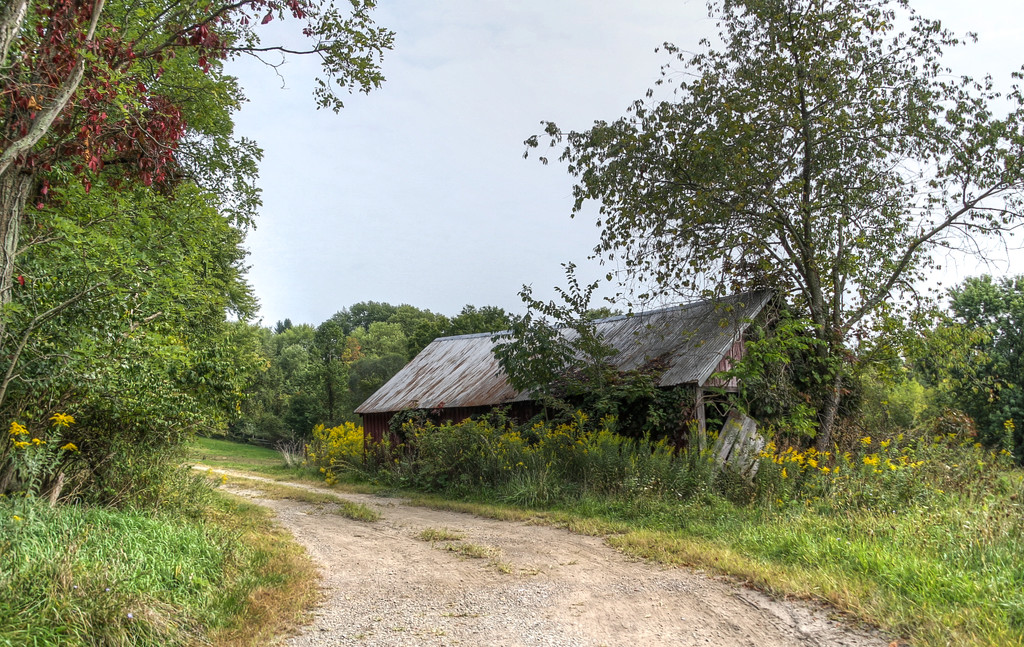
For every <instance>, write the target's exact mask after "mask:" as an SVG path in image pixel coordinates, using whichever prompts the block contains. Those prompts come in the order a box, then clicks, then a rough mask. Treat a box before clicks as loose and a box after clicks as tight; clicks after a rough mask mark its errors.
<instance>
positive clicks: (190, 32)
mask: <svg viewBox="0 0 1024 647" xmlns="http://www.w3.org/2000/svg"><path fill="white" fill-rule="evenodd" d="M374 4H375V3H374V0H354V1H353V2H351V3H350V5H349V6H348V7H347V9H346V10H345V11H341V10H339V9H338V8H337V7H335V6H334V5H333V4H332V3H331V2H329V1H328V2H319V1H317V0H237V1H232V2H225V1H222V0H145V1H143V2H129V1H126V0H11V1H9V2H7V3H6V6H5V8H4V9H3V10H2V11H0V307H2V306H4V305H6V304H8V303H10V302H11V301H12V298H13V286H14V282H15V281H14V277H16V276H17V275H18V272H17V270H16V266H17V259H18V254H19V252H20V251H21V248H20V247H19V231H20V226H21V224H22V222H23V220H24V218H25V214H26V208H34V205H36V204H39V203H42V202H44V201H45V200H46V196H47V194H48V189H49V186H48V182H49V181H50V180H51V179H52V177H51V176H53V175H55V174H57V175H58V176H60V177H63V178H65V179H66V178H67V177H69V176H70V177H76V176H77V178H79V179H80V180H81V181H82V182H84V183H85V185H86V186H89V184H90V183H91V182H92V181H93V180H94V179H95V177H96V175H97V174H99V173H101V172H103V171H104V169H107V171H108V174H111V173H113V174H117V175H120V176H122V177H127V178H130V179H133V180H138V181H140V182H142V183H143V184H145V185H150V184H154V183H155V184H157V185H161V186H162V185H168V184H173V183H174V182H175V181H177V180H180V179H181V178H182V177H189V176H191V177H190V179H195V180H200V179H202V178H201V177H200V176H205V177H206V178H207V179H209V178H210V177H211V176H213V177H216V176H218V175H221V176H223V175H225V168H227V169H232V167H233V166H235V165H238V164H242V165H248V167H249V170H250V171H251V170H252V168H253V166H252V162H251V160H245V159H238V158H237V156H236V155H235V154H234V153H233V152H232V150H231V149H232V146H231V145H230V141H229V140H228V139H227V138H226V137H225V133H224V132H223V129H221V130H220V131H219V132H218V131H217V130H216V129H211V128H203V127H202V126H210V125H211V124H209V123H203V121H204V110H203V108H204V107H207V108H208V107H210V105H209V104H211V103H212V104H221V105H219V106H216V107H217V108H219V109H223V106H224V105H225V104H227V105H237V103H238V102H239V101H240V97H241V95H240V93H239V92H238V88H237V87H236V86H235V85H234V83H233V81H232V80H231V79H227V78H225V77H224V76H223V74H222V71H221V65H220V63H221V61H223V60H224V59H225V58H227V57H229V56H232V55H234V54H239V53H252V54H260V53H263V52H268V51H276V52H282V53H284V52H292V53H308V54H315V55H317V56H319V57H320V59H321V61H322V63H323V72H324V74H323V78H322V79H321V80H320V81H319V85H318V87H317V89H316V100H317V102H318V104H319V105H320V106H322V107H329V108H334V109H337V108H339V107H340V106H341V100H340V98H339V92H338V91H339V90H345V89H353V88H360V89H363V90H369V89H370V88H372V87H375V86H377V85H379V84H380V82H381V81H382V80H383V77H382V76H381V74H380V71H379V68H378V66H377V63H378V58H379V55H380V54H381V52H382V51H383V50H384V49H386V48H388V47H390V45H391V39H392V34H391V32H389V31H387V30H385V29H381V28H378V27H376V26H374V25H373V23H372V21H371V20H370V17H369V13H370V11H371V9H372V8H373V6H374ZM285 17H288V18H290V19H293V20H296V21H299V22H301V23H302V31H303V33H304V34H305V35H306V36H307V37H308V38H309V42H310V44H309V46H308V47H307V48H305V49H302V50H296V49H289V48H286V47H284V46H282V45H279V44H269V45H268V44H264V43H261V42H260V40H259V37H258V33H257V27H258V26H259V25H261V24H265V23H267V22H269V21H271V20H273V19H274V18H285ZM207 77H209V78H213V79H214V80H215V81H217V82H218V83H215V84H211V83H209V82H208V81H207V80H205V79H206V78H207ZM187 117H192V121H193V123H192V124H190V123H189V120H188V118H187ZM197 125H198V126H200V127H199V128H196V126H197ZM190 126H192V127H191V128H190ZM227 134H228V135H230V133H229V132H228V133H227ZM243 149H245V150H249V151H251V150H252V147H251V146H243ZM189 153H191V154H189ZM60 172H63V174H64V175H63V176H61V175H60ZM226 175H231V173H226ZM220 179H223V177H221V178H220ZM225 186H228V187H230V184H227V185H224V184H221V185H220V186H218V187H216V188H218V189H221V190H223V189H224V188H225ZM210 188H215V187H210ZM222 199H223V200H224V203H225V204H224V205H223V206H224V207H225V208H232V207H233V208H236V209H238V208H241V210H240V211H239V215H240V216H241V217H245V216H248V215H251V208H252V207H254V206H255V201H254V199H253V197H252V195H251V193H250V194H249V195H241V196H239V195H228V196H224V197H223V198H222ZM29 205H32V206H29ZM246 207H248V208H249V211H248V212H247V211H246ZM4 336H5V329H4V321H3V319H2V313H0V343H2V342H4V341H6V340H5V339H4Z"/></svg>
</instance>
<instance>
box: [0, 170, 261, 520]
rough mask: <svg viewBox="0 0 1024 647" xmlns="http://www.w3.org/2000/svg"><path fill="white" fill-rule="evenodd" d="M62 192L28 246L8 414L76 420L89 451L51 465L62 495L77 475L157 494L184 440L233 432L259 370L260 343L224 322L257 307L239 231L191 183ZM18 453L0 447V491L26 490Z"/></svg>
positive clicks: (7, 382)
mask: <svg viewBox="0 0 1024 647" xmlns="http://www.w3.org/2000/svg"><path fill="white" fill-rule="evenodd" d="M54 191H55V192H59V193H61V194H63V195H60V196H58V197H56V198H55V201H59V203H60V204H62V205H63V206H62V208H60V209H59V210H58V209H49V210H48V213H47V214H46V222H47V224H48V228H49V231H51V232H59V235H52V234H51V240H49V241H48V242H46V243H45V244H44V243H40V244H35V245H30V246H28V247H27V249H26V250H25V251H24V252H23V254H22V257H21V259H20V267H21V269H22V271H23V272H24V275H23V280H24V283H23V284H22V283H20V282H19V283H18V295H17V299H16V300H15V301H14V302H12V303H11V304H8V308H7V311H6V315H7V317H8V319H7V321H8V331H9V332H11V333H12V336H13V337H14V338H15V339H16V341H17V343H16V344H14V345H12V347H11V349H12V352H11V354H10V355H6V356H4V357H3V362H2V363H0V412H2V413H0V416H2V417H3V419H4V420H6V421H8V422H11V421H18V422H19V423H21V424H24V425H25V426H26V427H27V428H28V430H29V431H30V432H32V433H45V432H44V431H43V430H45V428H46V420H47V419H48V418H49V417H50V416H51V415H52V414H53V413H54V412H55V411H57V412H66V413H70V414H73V416H74V418H75V419H76V421H77V422H76V424H75V425H73V426H72V427H70V428H69V429H67V430H66V431H65V432H64V437H63V441H64V442H67V441H70V442H73V443H74V445H76V446H77V448H78V451H76V452H73V453H65V454H64V455H63V457H62V460H61V462H60V464H58V465H56V466H55V469H54V471H53V472H52V473H51V476H52V477H54V478H55V479H56V481H55V485H54V492H55V495H56V493H59V491H60V483H61V480H60V479H61V478H62V476H61V475H62V474H67V476H68V477H69V478H68V484H69V486H70V487H71V488H72V489H73V490H74V491H77V492H79V493H80V494H81V495H82V496H87V497H89V498H93V499H102V500H107V501H109V500H123V499H124V497H126V496H132V497H135V501H136V502H139V498H138V497H145V496H155V497H159V496H160V491H161V490H166V488H165V487H164V486H163V484H162V483H161V480H162V478H163V477H165V476H167V474H168V473H169V472H171V471H173V469H174V467H175V466H177V465H178V464H180V459H181V457H180V455H178V454H177V453H176V452H177V451H178V450H179V449H180V447H181V446H182V444H183V442H184V441H185V439H187V438H188V437H189V435H190V434H192V433H193V432H194V431H196V430H197V429H202V430H207V431H213V430H216V429H217V428H219V427H222V426H223V425H224V423H225V422H226V421H227V420H228V419H229V418H230V416H231V415H232V413H233V412H234V411H235V408H236V407H237V406H238V403H239V401H240V399H241V397H242V393H243V391H244V390H245V389H246V388H247V387H248V384H249V382H250V381H251V380H252V379H253V378H254V377H255V375H254V374H255V367H256V366H257V356H256V351H257V348H256V340H255V338H253V337H252V336H251V335H249V334H248V333H247V331H246V330H245V329H244V327H242V326H240V325H236V324H233V323H229V322H227V321H225V313H227V312H232V313H234V314H235V315H236V316H238V317H240V318H245V317H247V316H249V315H250V313H251V311H252V309H254V307H255V300H254V299H253V298H252V296H251V294H250V292H249V287H248V286H247V285H246V284H245V282H244V266H243V264H242V263H243V259H244V258H245V250H244V249H243V248H242V246H241V243H242V232H241V231H239V230H238V228H237V227H235V226H234V225H233V224H232V223H231V222H230V219H229V218H228V217H226V216H224V215H223V214H221V213H220V212H219V211H218V210H217V209H216V207H215V206H214V205H213V204H211V203H212V202H214V200H213V199H212V197H211V196H209V195H208V194H205V193H203V192H201V191H199V190H198V189H197V188H196V187H195V186H194V185H191V184H187V183H186V184H182V185H180V186H179V187H177V188H176V189H175V191H174V193H173V195H162V194H160V193H158V192H155V191H153V190H152V188H148V187H144V186H142V185H133V186H130V187H128V186H121V187H119V188H118V189H117V190H113V189H111V188H110V187H108V186H107V185H106V184H105V183H104V182H103V180H102V179H100V180H98V181H97V183H96V185H95V186H94V187H93V188H92V190H91V191H90V192H88V193H86V192H85V190H84V188H83V187H82V186H81V185H79V184H71V185H68V186H66V187H63V188H55V189H54ZM27 229H28V228H27ZM31 229H32V230H34V229H36V228H35V227H32V228H31ZM42 439H44V440H52V438H50V439H47V438H46V437H45V435H44V436H43V437H42ZM12 449H13V448H12V445H11V443H10V439H9V438H4V439H3V442H0V493H3V492H4V491H5V490H6V489H7V487H8V486H13V487H15V488H17V487H18V480H19V477H18V476H17V475H16V474H15V472H16V471H17V465H18V463H19V461H18V457H17V455H16V452H13V451H12ZM70 468H73V469H70ZM146 492H148V493H149V494H148V495H146V494H145V493H146Z"/></svg>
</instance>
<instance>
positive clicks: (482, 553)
mask: <svg viewBox="0 0 1024 647" xmlns="http://www.w3.org/2000/svg"><path fill="white" fill-rule="evenodd" d="M444 550H446V551H448V552H450V553H458V554H459V555H462V556H464V557H471V558H473V559H487V558H490V557H497V556H498V553H499V552H500V551H499V550H498V549H497V548H495V547H494V546H481V545H480V544H470V543H467V542H462V543H458V544H445V545H444Z"/></svg>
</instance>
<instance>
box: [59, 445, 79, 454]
mask: <svg viewBox="0 0 1024 647" xmlns="http://www.w3.org/2000/svg"><path fill="white" fill-rule="evenodd" d="M61 449H62V450H63V451H66V452H77V451H78V446H77V445H75V443H68V444H67V445H64V446H63V447H61Z"/></svg>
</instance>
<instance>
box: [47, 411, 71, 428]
mask: <svg viewBox="0 0 1024 647" xmlns="http://www.w3.org/2000/svg"><path fill="white" fill-rule="evenodd" d="M50 421H51V422H53V426H54V427H70V426H71V425H73V424H75V419H74V417H73V416H69V415H68V414H66V413H55V414H53V415H52V416H50Z"/></svg>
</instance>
